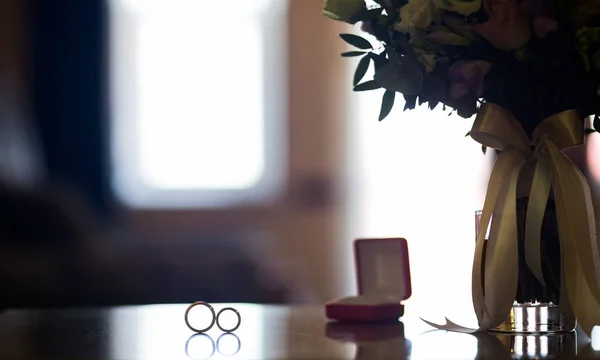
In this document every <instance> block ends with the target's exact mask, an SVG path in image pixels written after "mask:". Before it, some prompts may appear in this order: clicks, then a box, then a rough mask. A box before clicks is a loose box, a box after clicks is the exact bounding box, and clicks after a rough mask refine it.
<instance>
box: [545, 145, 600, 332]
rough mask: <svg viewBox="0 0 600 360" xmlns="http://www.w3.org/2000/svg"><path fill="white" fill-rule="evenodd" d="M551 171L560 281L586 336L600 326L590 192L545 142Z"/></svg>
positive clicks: (598, 257) (599, 254)
mask: <svg viewBox="0 0 600 360" xmlns="http://www.w3.org/2000/svg"><path fill="white" fill-rule="evenodd" d="M547 147H548V150H549V151H550V155H551V156H552V160H553V162H554V170H555V182H554V193H555V198H556V205H557V207H556V211H557V218H558V228H559V234H560V241H561V248H562V255H563V269H564V281H565V282H566V290H567V292H568V297H569V301H570V303H571V306H572V309H573V313H574V314H575V315H576V316H577V319H578V321H579V323H580V325H581V327H582V328H583V329H584V331H586V332H587V333H588V335H589V334H591V330H592V328H593V327H594V326H595V325H600V311H598V309H599V308H600V251H599V249H598V240H597V238H596V227H595V219H594V209H593V206H592V199H591V191H590V189H589V186H588V184H587V181H586V179H585V177H584V176H583V174H581V172H580V171H579V170H578V169H577V168H576V167H575V165H573V163H572V162H571V161H570V160H569V159H567V158H566V157H565V156H564V155H563V154H562V152H561V151H560V150H559V149H558V147H557V146H556V145H555V144H554V143H552V142H550V141H547Z"/></svg>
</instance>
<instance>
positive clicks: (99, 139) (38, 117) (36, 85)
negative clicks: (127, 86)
mask: <svg viewBox="0 0 600 360" xmlns="http://www.w3.org/2000/svg"><path fill="white" fill-rule="evenodd" d="M30 1H31V5H32V6H31V11H32V12H33V13H32V19H33V20H32V22H33V23H32V29H33V31H32V37H33V39H32V43H33V64H32V65H33V71H32V72H33V74H32V82H33V84H32V89H33V90H32V91H33V94H32V99H33V105H34V106H33V107H34V118H35V121H36V122H37V125H38V128H39V130H40V132H41V141H42V146H43V150H44V160H45V165H46V169H47V172H48V174H49V177H50V179H51V180H57V181H61V182H67V183H68V184H71V185H74V186H75V187H76V188H77V190H78V191H79V192H80V193H82V194H83V195H85V196H86V197H87V200H89V201H90V203H91V204H92V205H93V207H94V208H95V210H96V211H97V212H98V213H99V214H100V215H109V214H110V209H111V192H110V186H109V169H110V168H109V166H108V159H109V156H108V134H109V132H108V121H107V114H108V112H107V110H106V109H107V106H106V103H105V99H106V96H105V89H106V85H107V81H106V80H107V76H106V66H105V64H106V61H105V59H106V51H105V50H106V48H107V47H106V39H107V37H106V30H107V21H106V20H107V11H106V4H105V1H104V0H83V1H82V0H51V1H49V0H30Z"/></svg>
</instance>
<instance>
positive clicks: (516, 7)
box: [476, 0, 532, 51]
mask: <svg viewBox="0 0 600 360" xmlns="http://www.w3.org/2000/svg"><path fill="white" fill-rule="evenodd" d="M483 6H484V11H485V13H486V15H487V17H488V20H487V21H486V22H484V23H482V24H479V25H477V27H476V30H477V32H478V33H479V34H480V35H481V36H483V37H484V38H485V39H486V40H487V41H489V42H490V43H491V44H492V45H493V46H494V47H496V48H498V49H501V50H506V51H511V50H516V49H519V48H521V47H523V46H525V45H526V44H527V43H528V42H529V40H530V39H531V36H532V30H531V18H530V15H529V14H528V13H527V12H526V11H525V10H524V9H523V8H522V7H521V4H520V3H519V1H518V0H484V3H483Z"/></svg>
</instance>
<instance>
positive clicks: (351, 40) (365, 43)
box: [340, 34, 373, 50]
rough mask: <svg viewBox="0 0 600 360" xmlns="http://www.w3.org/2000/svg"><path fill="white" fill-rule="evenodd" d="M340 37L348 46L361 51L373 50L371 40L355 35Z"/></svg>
mask: <svg viewBox="0 0 600 360" xmlns="http://www.w3.org/2000/svg"><path fill="white" fill-rule="evenodd" d="M340 37H341V38H342V39H343V40H344V41H345V42H347V43H348V44H350V45H352V46H354V47H357V48H359V49H363V50H368V49H373V45H371V43H370V42H369V40H367V39H365V38H363V37H360V36H358V35H353V34H340Z"/></svg>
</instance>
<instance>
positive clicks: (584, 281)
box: [426, 103, 600, 334]
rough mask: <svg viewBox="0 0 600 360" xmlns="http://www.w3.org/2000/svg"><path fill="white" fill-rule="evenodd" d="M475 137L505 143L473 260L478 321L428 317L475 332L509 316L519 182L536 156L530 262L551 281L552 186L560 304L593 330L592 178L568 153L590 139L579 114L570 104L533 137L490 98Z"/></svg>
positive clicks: (599, 320)
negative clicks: (547, 221)
mask: <svg viewBox="0 0 600 360" xmlns="http://www.w3.org/2000/svg"><path fill="white" fill-rule="evenodd" d="M471 137H472V138H473V139H474V140H476V141H477V142H479V143H481V144H482V145H485V146H487V147H491V148H494V149H497V150H502V152H501V153H500V155H499V156H498V158H497V160H496V163H495V164H494V168H493V170H492V174H491V176H490V181H489V184H488V189H487V194H486V198H485V203H484V207H483V212H482V214H481V220H480V227H479V232H478V234H477V244H476V247H475V257H474V261H473V284H472V287H473V305H474V308H475V313H476V315H477V319H478V322H479V328H478V329H469V328H465V327H462V326H460V325H457V324H454V323H452V322H451V321H449V320H446V321H447V323H446V324H445V325H437V324H434V323H431V322H428V321H426V322H427V323H428V324H430V325H432V326H434V327H437V328H439V329H444V330H453V331H462V332H476V331H480V330H489V329H492V328H495V327H497V326H498V325H500V324H501V323H502V322H504V321H505V320H506V319H507V317H508V315H509V313H510V309H511V308H512V305H513V302H514V300H515V295H516V292H517V284H518V267H519V263H518V246H517V238H518V233H517V214H516V196H517V182H518V178H519V173H520V171H521V169H522V167H523V165H524V164H525V163H526V162H528V161H535V163H536V167H535V172H534V176H533V183H532V186H531V193H530V197H529V203H528V206H527V214H526V224H525V258H526V263H527V266H528V267H529V268H530V269H531V271H532V273H533V274H534V275H535V276H536V278H537V279H538V280H539V281H540V283H542V284H545V281H544V278H543V274H542V266H541V255H540V233H541V227H542V220H543V217H544V212H545V209H546V205H547V201H548V198H549V195H550V190H551V189H552V190H553V191H554V198H555V202H556V216H557V220H558V230H559V237H560V245H561V255H562V267H561V268H562V274H561V278H562V281H561V284H562V285H561V296H560V305H561V307H562V310H563V312H571V311H572V313H573V314H574V315H575V316H576V318H577V319H578V321H579V324H580V325H581V327H582V329H583V330H584V331H586V333H587V334H591V331H592V329H593V327H594V326H595V325H600V252H599V250H598V248H599V243H598V239H597V237H596V226H595V219H594V209H593V206H592V197H591V192H590V188H589V185H588V183H587V181H586V179H585V177H584V176H583V174H582V173H581V172H580V171H579V169H577V167H576V166H575V165H574V164H573V163H572V162H571V161H570V160H569V159H568V158H567V157H566V156H565V155H564V154H563V152H562V151H563V150H565V149H568V148H571V147H575V146H579V145H582V144H583V138H584V133H583V126H582V124H581V120H580V117H579V114H578V113H577V112H576V111H574V110H570V111H565V112H562V113H559V114H556V115H553V116H551V117H549V118H547V119H545V120H544V121H542V123H540V124H539V125H538V127H537V128H536V129H535V131H534V133H533V136H532V139H531V141H530V140H529V139H528V137H527V134H526V133H525V131H524V130H523V128H522V126H521V124H520V123H519V122H518V121H517V120H516V119H515V118H514V116H513V115H512V114H511V113H510V112H509V111H508V110H506V109H504V108H503V107H501V106H499V105H495V104H489V103H488V104H484V105H482V106H481V107H480V109H479V111H478V113H477V117H476V119H475V122H474V124H473V128H472V130H471ZM490 220H491V229H490V232H489V238H488V240H485V235H486V233H487V229H488V225H489V224H490ZM485 241H487V243H488V245H487V251H486V255H485V263H484V261H483V260H484V259H483V256H484V255H483V248H484V242H485ZM483 264H485V268H484V266H483ZM482 279H483V283H482Z"/></svg>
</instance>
